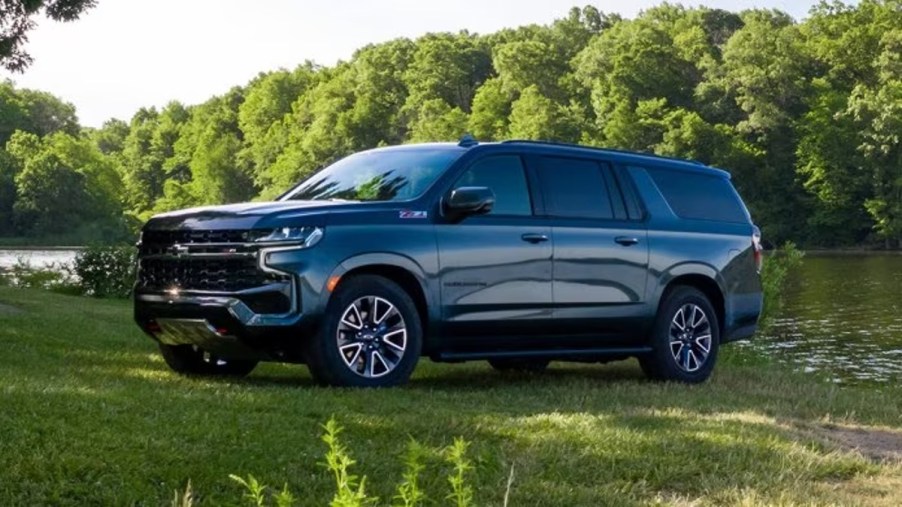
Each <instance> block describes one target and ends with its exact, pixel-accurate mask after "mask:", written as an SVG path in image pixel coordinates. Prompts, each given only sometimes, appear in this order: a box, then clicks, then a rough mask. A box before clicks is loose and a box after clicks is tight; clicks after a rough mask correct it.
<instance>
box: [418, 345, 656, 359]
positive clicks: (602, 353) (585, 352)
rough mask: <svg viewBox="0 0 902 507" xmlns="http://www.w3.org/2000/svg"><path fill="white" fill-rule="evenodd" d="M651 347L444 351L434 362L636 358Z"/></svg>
mask: <svg viewBox="0 0 902 507" xmlns="http://www.w3.org/2000/svg"><path fill="white" fill-rule="evenodd" d="M651 351H652V348H651V347H618V348H597V349H534V350H479V351H471V352H454V351H444V352H440V353H439V354H438V355H436V356H435V360H436V361H442V362H458V361H474V360H479V359H506V358H530V357H541V358H544V359H552V360H555V359H557V360H566V359H574V360H580V359H592V360H594V359H595V358H597V359H604V358H606V357H612V356H637V355H641V354H648V353H649V352H651Z"/></svg>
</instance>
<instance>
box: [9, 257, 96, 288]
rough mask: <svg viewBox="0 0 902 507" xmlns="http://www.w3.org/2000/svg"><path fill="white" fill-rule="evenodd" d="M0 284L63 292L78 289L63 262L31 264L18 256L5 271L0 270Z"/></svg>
mask: <svg viewBox="0 0 902 507" xmlns="http://www.w3.org/2000/svg"><path fill="white" fill-rule="evenodd" d="M0 286H9V287H17V288H20V289H45V290H52V291H56V292H63V293H68V294H72V293H77V292H79V289H78V287H77V285H76V283H75V280H74V279H73V277H72V273H71V272H70V270H69V269H68V267H67V266H66V265H65V264H57V263H50V264H47V265H45V266H41V267H36V266H33V265H32V264H31V263H30V262H29V261H28V260H27V259H24V258H21V257H20V258H18V259H16V263H15V264H13V265H12V267H10V268H9V269H7V270H5V271H0Z"/></svg>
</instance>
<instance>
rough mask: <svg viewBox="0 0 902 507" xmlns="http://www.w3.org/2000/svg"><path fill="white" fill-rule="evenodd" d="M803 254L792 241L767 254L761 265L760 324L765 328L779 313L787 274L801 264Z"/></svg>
mask: <svg viewBox="0 0 902 507" xmlns="http://www.w3.org/2000/svg"><path fill="white" fill-rule="evenodd" d="M804 256H805V254H804V253H803V252H801V251H799V249H798V248H796V246H795V244H794V243H792V242H787V243H786V244H785V245H783V246H782V247H780V248H779V249H777V250H775V251H774V252H772V253H770V254H768V255H767V257H766V258H765V259H764V264H763V265H762V266H761V285H762V286H763V289H764V307H763V308H762V311H761V318H760V321H761V325H762V327H764V328H766V327H767V326H768V325H769V324H770V323H771V322H772V321H773V319H775V318H777V317H778V316H779V315H780V311H781V310H782V308H783V288H784V286H785V285H786V278H787V277H788V276H789V274H790V273H791V272H792V271H794V270H795V269H797V268H798V267H799V266H800V265H801V264H802V258H803V257H804Z"/></svg>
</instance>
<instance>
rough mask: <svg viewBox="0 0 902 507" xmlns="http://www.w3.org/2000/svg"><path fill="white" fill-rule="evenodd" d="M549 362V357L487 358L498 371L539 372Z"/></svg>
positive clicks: (543, 369) (546, 366)
mask: <svg viewBox="0 0 902 507" xmlns="http://www.w3.org/2000/svg"><path fill="white" fill-rule="evenodd" d="M549 363H551V360H549V359H524V358H504V359H489V364H490V365H492V368H494V369H496V370H498V371H520V372H530V373H541V372H543V371H545V369H546V368H548V364H549Z"/></svg>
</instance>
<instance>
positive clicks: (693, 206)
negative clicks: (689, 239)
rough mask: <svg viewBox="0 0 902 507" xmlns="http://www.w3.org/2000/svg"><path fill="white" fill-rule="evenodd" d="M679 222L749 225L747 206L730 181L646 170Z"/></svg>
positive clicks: (678, 172) (686, 173)
mask: <svg viewBox="0 0 902 507" xmlns="http://www.w3.org/2000/svg"><path fill="white" fill-rule="evenodd" d="M646 171H648V174H649V175H651V178H652V180H654V182H655V185H657V186H658V189H659V190H660V191H661V194H662V195H663V196H664V199H666V200H667V204H669V205H670V208H671V209H672V210H673V212H674V213H676V215H677V216H678V217H680V218H686V219H691V220H712V221H716V222H735V223H748V221H749V217H748V214H747V213H746V211H745V206H744V205H743V204H742V201H740V200H739V194H737V193H736V190H735V189H734V188H733V185H732V183H730V180H728V179H726V178H723V177H721V176H717V175H713V174H702V173H692V172H688V171H677V170H668V169H657V168H646Z"/></svg>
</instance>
